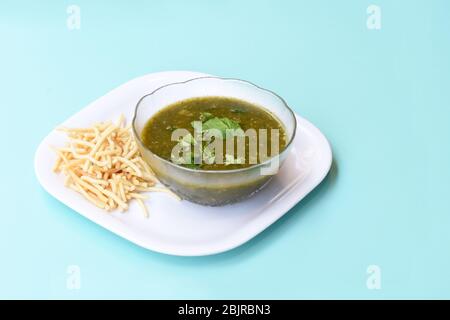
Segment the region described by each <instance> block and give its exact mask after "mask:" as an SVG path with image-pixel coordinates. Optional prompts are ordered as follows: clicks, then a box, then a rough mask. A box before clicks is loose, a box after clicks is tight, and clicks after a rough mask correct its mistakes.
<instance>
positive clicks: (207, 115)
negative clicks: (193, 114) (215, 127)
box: [199, 112, 214, 122]
mask: <svg viewBox="0 0 450 320" xmlns="http://www.w3.org/2000/svg"><path fill="white" fill-rule="evenodd" d="M213 117H214V116H213V115H212V113H209V112H200V117H199V119H200V121H201V122H205V121H207V120H209V119H211V118H213Z"/></svg>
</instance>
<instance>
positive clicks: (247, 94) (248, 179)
mask: <svg viewBox="0 0 450 320" xmlns="http://www.w3.org/2000/svg"><path fill="white" fill-rule="evenodd" d="M208 96H223V97H233V98H237V99H241V100H245V101H248V102H250V103H253V104H255V105H257V106H259V107H261V108H264V109H266V110H267V111H269V112H271V113H272V114H273V115H275V116H276V117H277V118H278V119H279V120H280V122H281V123H282V124H283V126H284V128H285V131H286V138H287V140H286V147H285V148H284V149H283V150H282V151H281V152H280V153H279V154H278V155H277V156H274V157H271V158H269V159H268V160H267V161H265V162H263V163H260V164H255V165H253V166H250V167H247V168H241V169H233V170H200V169H190V168H187V167H182V166H180V165H177V164H175V163H173V162H171V161H169V160H166V159H163V158H161V157H159V156H158V155H156V154H154V153H153V152H152V151H151V150H150V149H149V148H147V147H146V146H145V145H144V144H143V142H142V139H141V134H142V130H143V129H144V127H145V124H146V123H147V121H148V120H149V119H150V118H151V117H152V116H153V115H154V114H155V113H157V112H158V111H159V110H161V109H163V108H164V107H166V106H168V105H170V104H172V103H175V102H177V101H180V100H184V99H188V98H195V97H208ZM296 125H297V122H296V119H295V115H294V113H293V112H292V110H291V109H290V108H289V107H288V105H287V104H286V102H285V101H284V100H283V99H282V98H281V97H279V96H278V95H277V94H275V93H273V92H271V91H269V90H266V89H263V88H260V87H258V86H256V85H254V84H252V83H250V82H247V81H244V80H239V79H229V78H218V77H201V78H195V79H192V80H188V81H185V82H177V83H172V84H168V85H165V86H162V87H160V88H158V89H156V90H155V91H153V92H152V93H150V94H148V95H146V96H144V97H142V98H141V99H140V100H139V102H138V103H137V105H136V109H135V113H134V117H133V123H132V127H133V133H134V136H135V138H136V141H137V144H138V146H139V149H140V151H141V154H142V157H143V158H144V160H145V161H146V162H147V163H148V164H149V165H150V167H151V168H152V169H153V171H154V172H155V174H156V176H157V177H158V179H159V180H160V181H161V182H162V183H163V184H164V185H166V186H167V187H168V188H169V189H171V190H172V191H173V192H175V193H176V194H178V195H179V196H180V197H182V198H183V199H186V200H189V201H192V202H195V203H199V204H202V205H209V206H220V205H225V204H229V203H233V202H237V201H240V200H243V199H245V198H248V197H249V196H251V195H253V194H254V193H256V192H257V191H258V190H261V189H262V188H263V187H264V186H265V185H266V184H267V183H268V182H269V181H270V179H271V178H272V177H273V176H274V175H276V173H277V172H278V169H279V168H280V167H281V165H282V164H283V162H284V160H285V159H286V157H287V155H288V154H289V152H290V149H291V145H292V143H291V142H292V140H293V139H294V136H295V132H296Z"/></svg>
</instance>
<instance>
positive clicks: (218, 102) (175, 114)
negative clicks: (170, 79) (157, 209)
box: [132, 77, 296, 206]
mask: <svg viewBox="0 0 450 320" xmlns="http://www.w3.org/2000/svg"><path fill="white" fill-rule="evenodd" d="M132 126H133V132H134V135H135V139H136V141H137V144H138V147H139V149H140V151H141V154H142V157H143V158H144V160H145V161H146V162H147V163H148V164H149V165H150V167H151V168H152V170H153V171H154V172H155V174H156V176H157V177H158V178H159V180H160V181H161V182H162V183H163V184H164V185H166V186H167V187H168V188H170V189H171V190H172V191H173V192H175V193H176V194H178V195H179V196H180V197H182V198H183V199H186V200H189V201H191V202H195V203H198V204H202V205H210V206H220V205H226V204H230V203H233V202H237V201H240V200H243V199H246V198H248V197H250V196H252V195H253V194H255V193H256V192H257V191H259V190H261V189H262V188H263V187H264V186H265V185H267V183H268V182H269V181H270V180H271V179H272V178H273V177H274V176H275V175H276V174H277V172H278V170H279V168H280V167H281V166H282V165H283V162H284V160H285V159H286V157H287V155H288V154H289V151H290V147H291V142H292V140H293V139H294V136H295V132H296V119H295V115H294V113H293V112H292V110H291V109H290V108H289V107H288V105H287V104H286V103H285V101H284V100H283V99H282V98H281V97H279V96H278V95H276V94H275V93H273V92H271V91H269V90H266V89H263V88H260V87H258V86H256V85H254V84H252V83H250V82H247V81H244V80H239V79H227V78H218V77H201V78H196V79H192V80H188V81H185V82H179V83H172V84H169V85H166V86H163V87H161V88H159V89H157V90H155V91H153V92H152V93H150V94H148V95H146V96H144V97H143V98H141V99H140V100H139V102H138V103H137V106H136V108H135V114H134V118H133V123H132Z"/></svg>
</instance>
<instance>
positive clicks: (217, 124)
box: [203, 117, 241, 138]
mask: <svg viewBox="0 0 450 320" xmlns="http://www.w3.org/2000/svg"><path fill="white" fill-rule="evenodd" d="M240 128H241V127H240V125H239V123H237V122H236V121H234V120H231V119H229V118H217V117H214V118H212V119H209V120H208V121H206V122H205V123H204V124H203V130H204V131H206V130H210V129H216V130H219V131H220V132H221V133H222V138H223V137H225V136H226V134H227V130H236V129H240Z"/></svg>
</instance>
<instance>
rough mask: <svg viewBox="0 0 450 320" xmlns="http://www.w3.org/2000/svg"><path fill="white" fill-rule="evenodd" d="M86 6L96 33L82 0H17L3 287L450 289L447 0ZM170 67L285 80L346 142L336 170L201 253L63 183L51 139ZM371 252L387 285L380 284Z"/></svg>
mask: <svg viewBox="0 0 450 320" xmlns="http://www.w3.org/2000/svg"><path fill="white" fill-rule="evenodd" d="M73 3H74V4H77V5H79V6H80V8H81V30H79V31H76V30H75V31H70V30H68V29H67V27H66V18H67V14H66V7H67V5H69V4H72V3H70V2H67V1H45V4H44V3H43V2H42V1H4V0H0V41H1V46H0V88H1V89H0V90H1V91H0V92H1V104H0V107H1V111H2V112H1V125H0V134H1V135H0V136H1V137H2V156H1V157H0V164H1V168H2V171H1V174H2V183H1V184H0V197H1V207H0V212H1V222H0V250H1V251H0V257H1V258H0V259H1V260H0V298H75V299H77V298H377V299H378V298H450V168H449V165H450V62H449V57H450V19H449V14H450V3H449V2H448V1H446V0H441V1H437V0H436V1H425V0H423V1H406V0H405V1H400V0H397V1H387V0H377V1H374V2H372V1H363V0H359V1H356V0H354V1H331V0H330V1H262V0H255V1H237V0H234V1H210V0H193V1H181V0H180V1H162V0H158V1H74V2H73ZM371 3H375V4H377V5H379V6H380V7H381V10H382V28H381V30H378V31H374V30H368V29H367V27H366V18H367V14H366V8H367V7H368V6H369V5H370V4H371ZM164 70H195V71H201V72H206V73H211V74H215V75H220V76H229V77H237V78H242V79H247V80H250V81H252V82H255V83H257V84H259V85H261V86H263V87H267V88H270V89H272V90H274V91H276V92H277V93H279V94H280V95H281V96H283V97H284V98H285V99H286V100H287V101H288V103H289V104H290V105H291V106H293V108H294V109H295V110H296V111H297V112H298V113H299V114H301V115H303V116H304V117H306V118H307V119H309V120H310V121H312V122H313V123H314V124H316V125H317V126H318V127H319V128H320V129H321V130H322V131H323V132H324V133H325V135H326V136H327V137H328V138H329V140H330V142H331V144H332V146H333V149H334V157H335V163H334V166H333V168H332V171H331V173H330V175H329V176H328V178H327V179H326V180H325V181H324V182H323V183H322V185H320V186H319V187H318V188H317V189H316V191H315V192H313V193H312V194H311V195H310V196H309V197H307V198H306V199H305V200H303V201H302V202H301V203H300V204H298V205H297V206H296V207H295V208H294V209H292V210H291V211H290V212H289V213H288V214H287V215H286V216H285V217H284V218H282V219H281V220H280V221H278V222H277V223H276V224H275V225H274V226H272V227H270V228H269V229H268V230H266V231H265V232H264V233H263V234H261V235H260V236H258V237H257V238H255V239H254V240H252V241H250V242H249V243H247V244H245V245H243V246H242V247H240V248H238V249H236V250H233V251H231V252H228V253H224V254H220V255H217V256H210V257H202V258H180V257H172V256H166V255H162V254H157V253H153V252H150V251H147V250H144V249H142V248H139V247H137V246H135V245H133V244H131V243H129V242H127V241H125V240H123V239H121V238H119V237H118V236H116V235H114V234H112V233H110V232H108V231H106V230H104V229H102V228H101V227H99V226H97V225H95V224H93V223H91V222H90V221H88V220H86V219H85V218H83V217H81V216H80V215H78V214H76V213H75V212H73V211H72V210H70V209H68V208H66V207H65V206H64V205H63V204H61V203H59V202H58V201H57V200H55V199H53V198H52V197H51V196H49V195H48V194H46V192H45V191H44V190H43V189H42V188H41V187H40V186H39V184H38V182H37V180H36V178H35V175H34V171H33V157H34V152H35V150H36V147H37V145H38V143H39V142H40V141H41V140H42V138H44V136H45V135H46V134H47V133H48V132H49V131H50V130H51V129H52V128H53V127H54V126H56V125H57V124H58V123H60V122H62V121H63V120H65V119H66V118H67V117H69V116H70V115H72V114H73V113H75V112H76V111H78V110H80V109H81V108H83V107H84V106H86V105H87V104H88V103H89V102H91V101H93V100H94V99H96V98H98V97H100V96H102V95H103V94H105V93H107V92H108V91H109V90H111V89H113V88H115V87H117V86H119V85H120V84H122V83H124V82H126V81H128V80H130V79H132V78H135V77H137V76H140V75H143V74H146V73H150V72H155V71H164ZM72 264H74V265H78V266H80V268H81V289H80V290H68V289H67V288H66V277H67V274H66V268H67V266H68V265H72ZM372 264H374V265H378V266H380V268H381V272H382V277H381V285H382V287H381V290H368V289H367V287H366V279H367V273H366V269H367V267H368V266H369V265H372Z"/></svg>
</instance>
